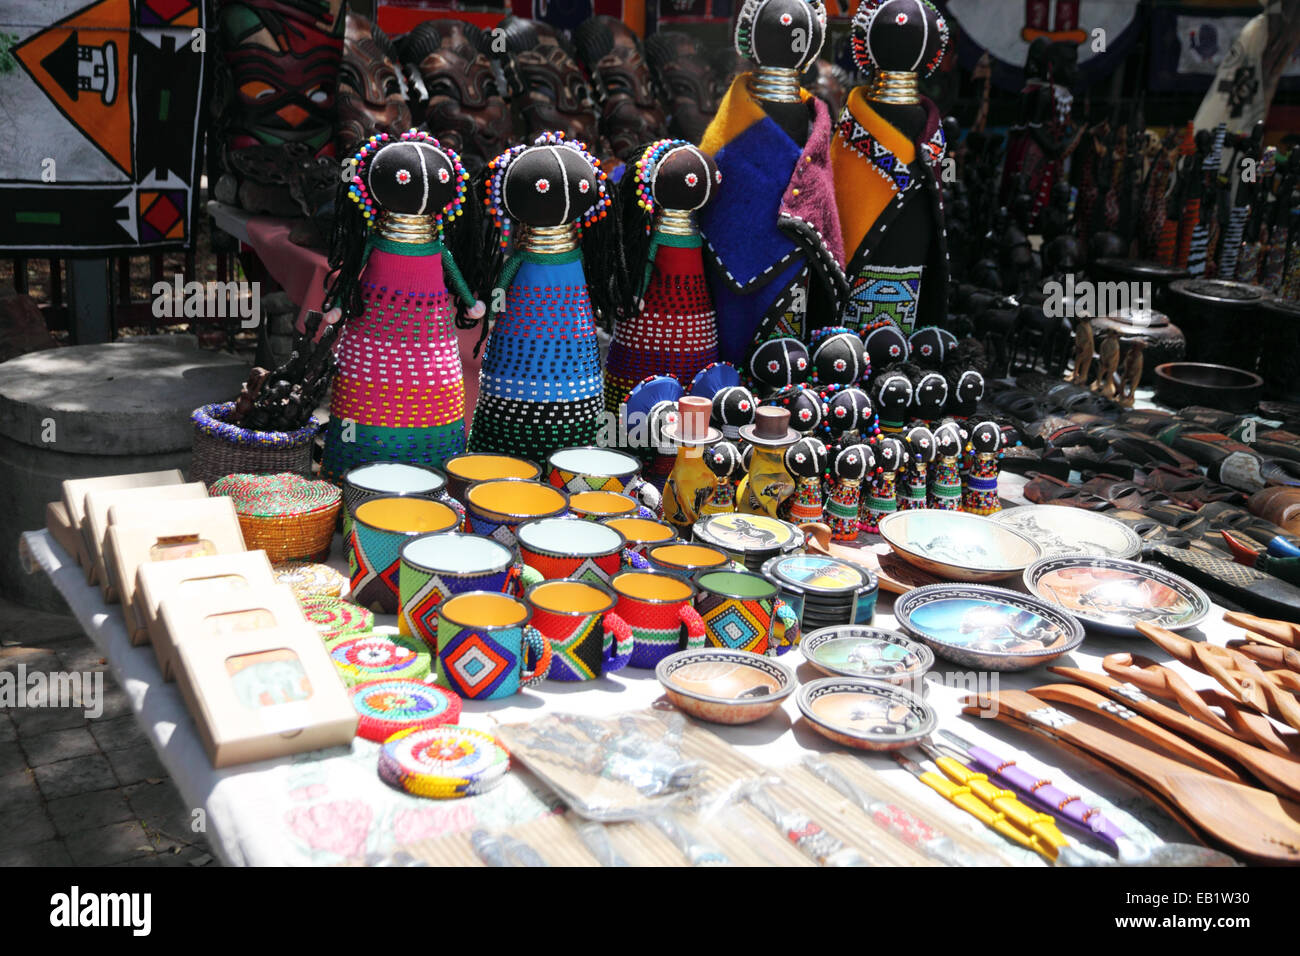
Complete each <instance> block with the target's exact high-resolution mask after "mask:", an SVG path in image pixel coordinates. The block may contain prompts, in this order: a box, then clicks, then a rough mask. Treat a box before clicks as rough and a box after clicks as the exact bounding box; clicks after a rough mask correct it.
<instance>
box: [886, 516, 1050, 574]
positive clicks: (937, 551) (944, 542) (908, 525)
mask: <svg viewBox="0 0 1300 956" xmlns="http://www.w3.org/2000/svg"><path fill="white" fill-rule="evenodd" d="M880 536H881V537H882V538H884V539H885V541H886V542H888V544H889V546H890V547H891V548H893V549H894V552H895V553H896V554H897V555H898V556H899V557H901V558H902V559H903V560H905V561H907V562H908V563H910V564H912V565H915V566H916V567H918V568H920V569H921V570H922V571H927V572H929V573H930V574H934V575H937V576H938V577H941V578H946V579H947V580H950V581H1000V580H1002V579H1003V578H1009V577H1012V576H1013V575H1017V574H1020V573H1021V572H1022V571H1024V570H1025V568H1027V567H1028V566H1029V565H1031V564H1033V563H1034V562H1035V561H1037V560H1038V559H1039V558H1040V557H1042V549H1040V548H1039V547H1038V545H1037V544H1035V543H1034V541H1033V539H1031V538H1028V537H1026V536H1025V535H1023V534H1021V533H1020V532H1019V531H1015V530H1013V529H1012V528H1008V527H1007V526H1006V525H1003V524H998V523H997V522H996V521H990V520H989V519H988V518H985V517H983V516H981V515H973V514H967V513H966V512H964V511H938V510H933V509H929V508H926V509H920V510H916V511H895V512H894V513H893V514H891V515H888V516H886V517H885V518H884V519H882V520H881V522H880Z"/></svg>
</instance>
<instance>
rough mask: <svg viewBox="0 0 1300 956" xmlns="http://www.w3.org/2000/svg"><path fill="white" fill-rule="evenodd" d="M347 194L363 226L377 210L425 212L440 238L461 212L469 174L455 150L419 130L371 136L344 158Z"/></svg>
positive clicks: (372, 225)
mask: <svg viewBox="0 0 1300 956" xmlns="http://www.w3.org/2000/svg"><path fill="white" fill-rule="evenodd" d="M343 181H344V182H345V183H347V184H348V189H347V195H348V198H349V199H351V200H352V202H354V203H356V204H357V206H358V207H359V208H360V210H361V216H362V218H363V220H364V221H365V225H366V229H367V231H369V230H371V229H374V228H375V226H376V225H377V220H378V218H379V213H380V212H381V211H386V212H391V213H397V214H399V215H423V216H429V217H430V218H431V219H432V220H433V222H434V228H435V230H436V231H437V235H438V241H439V242H442V241H444V239H445V236H444V233H443V226H444V225H445V224H447V223H449V222H451V220H453V219H455V218H457V217H458V216H462V215H464V213H465V209H464V207H465V196H466V189H467V185H468V183H469V173H468V172H466V171H465V167H464V166H463V165H462V164H461V161H460V156H459V155H457V153H456V152H455V150H452V149H449V148H448V147H446V146H443V145H442V144H441V143H439V142H438V140H436V139H434V138H433V137H432V136H430V135H429V134H428V133H426V132H424V131H423V130H418V129H411V130H407V131H406V132H405V133H402V134H401V135H400V136H390V135H389V134H388V133H378V134H376V135H374V136H371V137H370V138H369V139H368V140H366V142H364V143H362V144H361V147H360V148H359V149H358V150H357V151H356V153H354V154H353V155H352V156H351V157H350V158H349V159H347V160H346V161H345V162H344V163H343Z"/></svg>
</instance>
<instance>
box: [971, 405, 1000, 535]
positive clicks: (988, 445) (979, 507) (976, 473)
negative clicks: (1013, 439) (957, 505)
mask: <svg viewBox="0 0 1300 956" xmlns="http://www.w3.org/2000/svg"><path fill="white" fill-rule="evenodd" d="M1005 447H1006V438H1005V436H1004V434H1003V431H1002V428H1001V427H1000V426H999V425H998V424H997V422H980V423H979V424H977V425H976V426H975V427H974V428H972V429H971V430H970V441H969V443H968V444H967V446H966V451H967V454H968V455H969V456H970V466H969V468H968V469H967V473H966V487H965V489H964V490H963V492H962V499H961V508H962V511H968V512H970V513H971V514H975V515H991V514H994V513H995V512H998V511H1001V510H1002V501H1001V499H1000V498H999V497H998V472H999V464H998V463H999V461H1000V460H1001V458H1002V449H1003V448H1005Z"/></svg>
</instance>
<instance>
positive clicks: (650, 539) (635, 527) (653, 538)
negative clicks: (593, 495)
mask: <svg viewBox="0 0 1300 956" xmlns="http://www.w3.org/2000/svg"><path fill="white" fill-rule="evenodd" d="M601 524H605V525H609V526H610V527H611V528H613V529H614V530H615V531H617V532H618V533H619V534H621V535H622V536H623V537H624V538H626V539H627V546H628V549H629V550H631V551H635V552H636V553H637V554H639V555H642V556H644V555H645V553H646V549H647V548H649V547H651V546H652V545H656V544H668V543H669V542H675V541H676V540H677V529H675V528H674V527H673V526H672V525H670V524H665V523H664V522H662V521H652V520H651V519H649V518H606V519H605V520H604V521H602V522H601Z"/></svg>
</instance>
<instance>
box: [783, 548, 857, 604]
mask: <svg viewBox="0 0 1300 956" xmlns="http://www.w3.org/2000/svg"><path fill="white" fill-rule="evenodd" d="M763 576H764V577H766V578H767V579H768V580H769V581H772V582H774V583H775V584H776V585H777V586H778V587H782V588H787V589H790V590H794V591H802V592H803V593H804V595H805V600H806V601H807V602H808V603H809V604H822V605H826V606H840V605H842V604H844V603H846V602H850V601H852V600H853V598H854V595H855V594H856V593H857V592H858V591H860V590H861V589H862V588H865V587H874V586H875V581H874V580H873V578H874V575H872V574H871V572H870V571H868V570H867V569H866V568H863V567H859V566H858V565H855V564H849V563H848V562H847V561H841V560H839V559H838V558H830V557H824V556H822V555H817V554H787V555H778V556H777V557H775V558H769V559H768V560H767V562H766V563H765V564H764V565H763Z"/></svg>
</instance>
